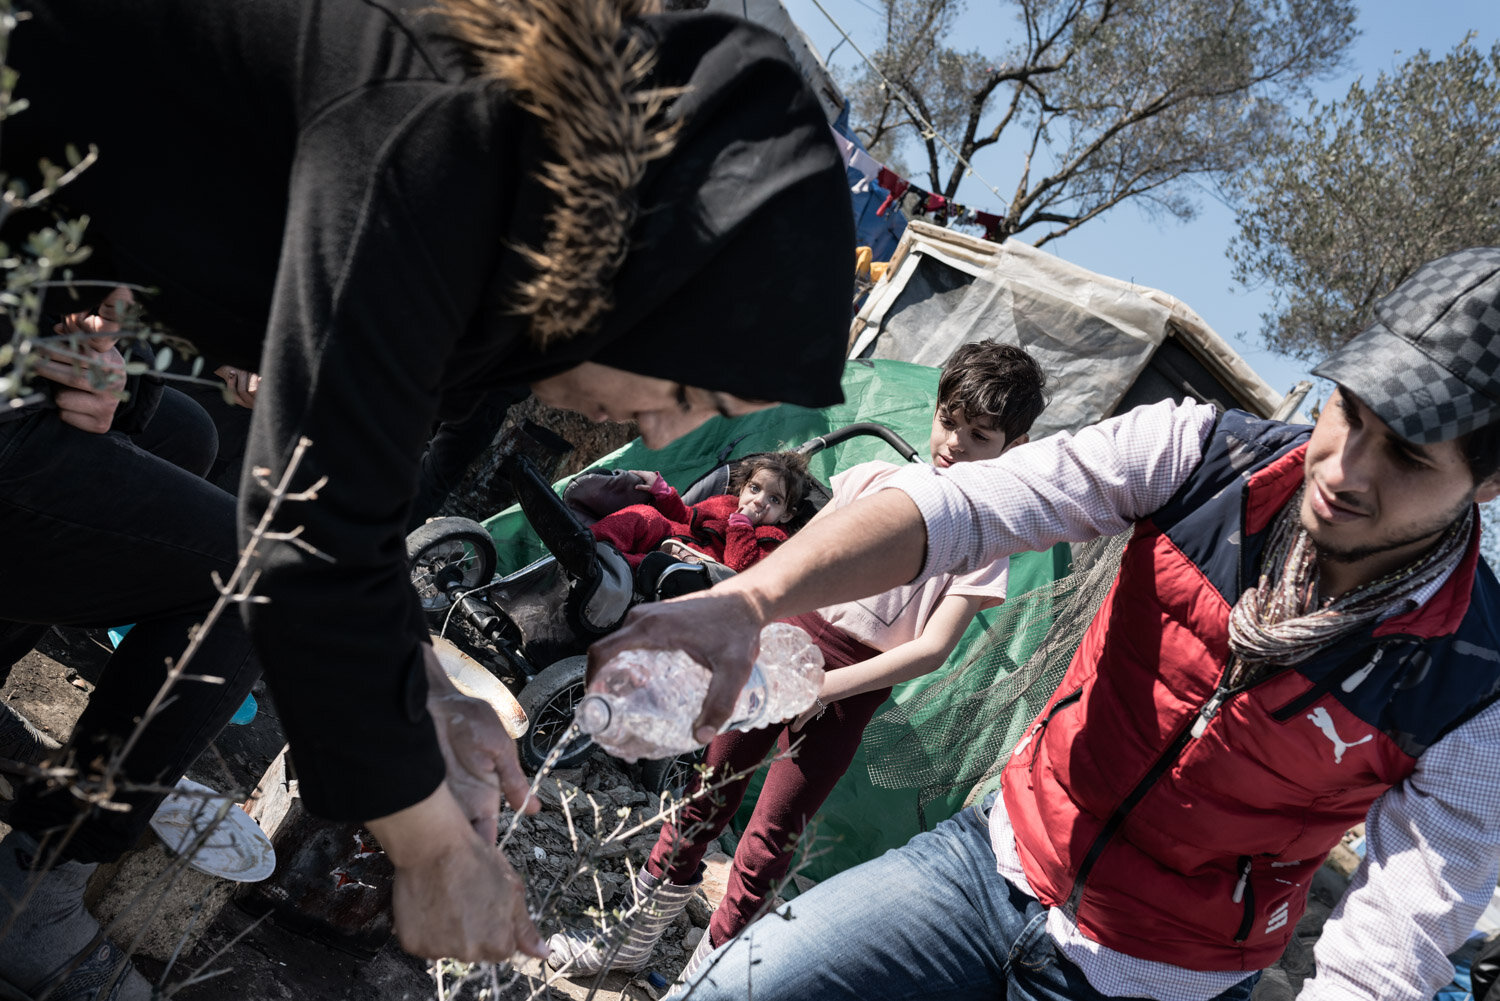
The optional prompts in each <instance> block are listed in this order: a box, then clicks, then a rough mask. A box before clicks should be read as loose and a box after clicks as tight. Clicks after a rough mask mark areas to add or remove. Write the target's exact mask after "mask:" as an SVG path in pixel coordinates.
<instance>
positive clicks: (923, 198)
mask: <svg viewBox="0 0 1500 1001" xmlns="http://www.w3.org/2000/svg"><path fill="white" fill-rule="evenodd" d="M930 197H932V195H931V193H930V192H927V191H923V190H922V189H921V188H917V187H908V188H907V190H906V194H904V195H902V196H901V211H902V212H905V213H906V217H907V218H908V219H920V218H921V217H922V216H923V215H924V214H926V212H927V199H928V198H930Z"/></svg>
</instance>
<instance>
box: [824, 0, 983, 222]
mask: <svg viewBox="0 0 1500 1001" xmlns="http://www.w3.org/2000/svg"><path fill="white" fill-rule="evenodd" d="M812 4H813V6H814V7H816V8H818V10H820V11H822V13H823V16H824V17H826V18H828V23H829V24H831V25H833V27H834V30H836V31H837V32H838V33H839V34H840V35H842V36H844V41H845V42H848V43H849V47H850V48H851V49H853V50H854V51H855V52H856V53H858V55H859V58H861V59H863V60H864V63H865V65H866V66H868V67H869V68H870V72H872V73H874V74H875V75H876V76H877V77H879V78H880V83H881V86H882V87H884V88H885V89H886V92H887V93H889V94H892V95H894V96H895V97H896V99H897V100H898V101H900V102H901V104H902V106H903V107H905V108H906V112H907V114H909V115H911V116H912V117H913V118H915V119H916V120H917V121H918V122H920V123H921V125H922V129H923V133H924V135H925V136H926V137H927V138H929V139H935V140H937V141H938V142H939V143H941V144H942V145H943V147H944V148H945V149H947V151H948V152H949V153H950V154H952V156H953V158H954V159H955V160H957V161H958V162H959V164H960V165H962V166H963V168H964V170H965V171H967V172H968V174H969V175H970V176H971V177H973V178H974V179H975V180H977V181H978V182H979V183H980V184H983V185H984V186H985V187H986V188H989V189H990V191H991V192H993V193H994V195H995V197H996V198H998V199H999V200H1000V202H1001V203H1002V204H1004V202H1005V196H1004V195H1002V194H1000V189H999V188H997V187H995V186H994V185H993V184H991V183H990V182H989V181H987V180H985V179H984V177H983V175H981V174H980V173H979V171H977V170H975V169H974V165H973V164H972V163H970V162H969V161H968V160H966V159H964V155H963V154H962V153H960V152H959V151H958V150H957V149H955V148H954V146H953V144H952V143H950V142H949V141H948V139H947V137H945V136H944V135H943V134H942V133H941V132H939V131H938V130H937V126H935V125H933V124H932V122H931V121H929V120H928V119H927V117H926V116H925V115H923V114H922V112H921V111H919V110H918V109H917V108H914V107H912V105H911V103H910V102H909V101H907V100H906V99H905V98H904V97H903V96H902V95H901V90H900V88H898V87H897V86H896V85H895V84H893V83H891V81H890V80H888V79H886V75H885V73H884V72H883V71H882V70H881V68H880V67H879V66H877V65H875V60H873V59H871V58H870V57H869V56H867V55H865V50H864V49H861V48H860V47H859V43H858V42H856V41H855V40H854V39H853V38H852V37H851V36H850V34H849V32H847V31H845V30H844V26H843V25H842V24H839V22H838V19H837V18H835V17H834V16H833V15H832V14H830V13H829V12H828V8H827V7H824V6H823V5H822V4H821V3H819V2H818V0H812ZM882 187H884V185H882ZM929 197H937V198H941V197H942V196H941V195H930V194H929ZM944 200H945V201H946V199H944ZM986 214H987V215H988V214H990V213H986ZM985 232H986V233H988V232H989V231H988V229H986V231H985ZM986 238H987V239H992V238H991V237H988V236H987V237H986Z"/></svg>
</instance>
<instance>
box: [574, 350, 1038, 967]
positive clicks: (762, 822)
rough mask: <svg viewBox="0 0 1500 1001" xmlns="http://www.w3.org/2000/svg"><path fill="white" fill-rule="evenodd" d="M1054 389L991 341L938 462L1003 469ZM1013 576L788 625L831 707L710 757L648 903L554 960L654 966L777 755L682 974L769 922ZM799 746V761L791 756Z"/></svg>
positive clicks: (880, 467)
mask: <svg viewBox="0 0 1500 1001" xmlns="http://www.w3.org/2000/svg"><path fill="white" fill-rule="evenodd" d="M1044 382H1045V379H1044V377H1043V375H1042V372H1041V370H1040V368H1038V367H1037V365H1036V362H1035V361H1034V360H1033V359H1032V358H1031V357H1030V356H1029V355H1027V354H1026V353H1025V352H1024V351H1022V350H1021V349H1019V348H1016V347H1012V346H1009V345H999V344H995V343H993V342H988V341H986V342H980V343H977V344H968V345H965V346H964V347H962V348H960V349H959V350H958V351H957V352H956V353H955V354H954V356H953V357H952V358H951V359H950V360H949V362H948V364H947V366H946V367H945V368H944V370H943V375H942V377H941V379H940V381H939V384H938V404H937V409H936V412H935V413H934V415H933V424H932V436H931V440H930V442H929V446H930V449H931V454H932V461H933V464H934V465H937V466H939V467H946V466H950V465H952V464H953V463H955V462H972V461H976V460H981V459H991V458H995V457H996V456H998V455H1000V454H1001V453H1002V452H1004V451H1006V450H1007V449H1009V448H1011V447H1013V446H1015V445H1019V444H1021V443H1023V442H1024V441H1026V440H1027V432H1028V431H1029V430H1030V428H1031V424H1032V422H1033V421H1034V420H1035V419H1036V417H1037V415H1038V414H1040V413H1041V411H1042V408H1043V407H1044V406H1045V402H1046V401H1045V397H1044V395H1043V385H1044ZM898 468H899V467H896V466H893V465H890V464H889V463H883V462H869V463H864V464H862V465H859V466H855V467H854V468H853V469H850V470H847V471H846V472H844V473H841V474H839V475H838V476H836V477H834V480H833V499H832V501H831V502H830V503H829V505H828V506H827V507H826V508H825V509H824V511H825V512H826V511H830V510H833V509H836V508H838V507H842V506H844V505H846V504H849V503H852V502H853V501H854V500H856V499H858V498H859V497H861V496H864V495H867V494H869V493H872V492H874V491H877V490H879V489H881V487H882V484H883V481H884V480H885V479H886V478H887V477H889V476H890V475H891V474H892V473H894V472H895V471H896V470H897V469H898ZM1006 569H1007V563H1006V561H1003V560H1002V561H1000V562H999V563H996V564H993V565H991V566H989V567H985V568H983V569H981V570H977V571H974V572H972V573H968V574H964V575H962V576H955V575H952V574H944V575H939V576H937V577H934V578H932V579H931V580H928V581H925V582H924V583H923V584H921V585H917V586H912V585H907V586H903V587H899V588H894V589H892V590H890V591H886V592H883V593H881V594H878V595H875V596H873V597H871V598H867V599H864V600H863V601H857V602H848V603H845V604H841V605H835V606H831V607H828V608H822V609H819V610H818V612H817V613H814V614H809V615H802V616H797V617H795V618H792V619H789V620H787V621H789V622H791V623H793V624H794V625H797V626H800V627H802V628H803V629H805V630H807V632H808V633H809V634H810V635H811V636H812V638H813V641H814V642H816V643H817V645H818V647H819V649H820V650H822V652H823V657H824V670H825V674H824V680H823V687H822V690H821V692H820V694H819V697H818V701H817V703H816V704H815V705H814V706H813V708H811V709H809V710H808V711H807V712H806V713H804V714H803V715H802V716H800V717H798V718H797V719H795V720H788V721H785V722H784V723H780V724H773V725H771V726H768V727H765V728H762V729H759V730H751V731H748V732H739V731H729V732H727V733H723V734H720V735H719V736H718V737H716V738H714V741H713V743H711V744H709V745H708V750H707V752H706V755H705V760H704V764H705V765H706V766H708V767H707V774H708V776H709V777H708V779H707V782H708V784H709V785H710V786H711V787H713V788H712V789H711V792H710V793H709V794H708V795H702V796H695V795H694V794H695V793H696V792H698V790H699V788H700V787H701V784H702V781H703V780H701V779H697V778H695V779H694V781H693V784H692V785H691V786H689V788H688V791H687V802H686V803H685V804H684V805H683V807H682V809H681V811H680V812H679V814H678V821H677V823H676V824H675V825H674V824H672V823H666V824H663V825H662V830H661V834H660V836H659V837H658V839H657V842H656V846H655V847H654V848H653V849H652V851H651V855H650V858H649V859H648V860H647V862H646V864H645V866H644V867H643V868H642V870H641V872H640V874H639V875H638V877H637V882H636V888H635V893H636V900H635V904H634V905H633V906H632V907H631V908H630V910H629V911H627V913H626V914H625V916H624V918H623V920H622V921H621V922H620V923H619V924H618V925H616V926H615V927H614V928H612V929H609V930H608V931H607V932H606V933H605V934H603V935H599V934H578V933H571V932H563V933H560V934H557V935H554V936H552V939H551V941H550V942H549V943H548V944H549V946H550V948H551V950H552V954H551V956H550V957H549V958H548V963H549V964H551V965H553V966H554V967H557V968H560V969H564V972H566V973H573V974H580V975H588V974H592V973H597V972H598V971H599V970H601V969H604V968H605V967H606V966H608V967H610V968H613V969H640V968H641V967H643V966H645V965H646V964H647V963H648V962H649V961H650V958H651V951H652V949H653V948H654V947H655V944H656V942H657V940H658V939H659V938H660V936H661V934H662V933H663V932H664V931H665V930H666V927H667V925H668V924H670V923H671V920H672V919H673V918H674V917H675V916H676V915H677V914H678V913H679V912H680V911H681V910H682V908H683V907H684V906H685V905H686V903H687V900H688V898H689V897H691V896H692V893H693V891H694V890H696V889H697V887H698V884H699V882H700V881H701V878H702V876H701V863H702V860H703V856H704V855H705V854H706V853H707V851H708V848H709V846H710V845H711V844H712V843H713V841H714V839H715V838H716V837H717V836H718V834H719V832H721V831H722V830H723V829H724V828H725V826H727V825H728V823H729V821H730V820H731V819H732V818H733V816H734V814H735V812H736V811H737V810H738V809H739V805H740V802H741V800H742V799H743V798H744V795H745V790H746V788H747V787H748V785H749V783H750V773H751V772H753V771H754V770H755V768H756V767H757V766H758V765H759V764H760V762H761V761H763V760H764V759H765V757H766V755H767V754H768V753H769V752H770V751H771V749H772V748H773V747H774V748H777V749H778V750H779V751H781V752H782V753H783V756H782V757H779V758H778V759H777V760H776V761H774V762H772V764H771V766H770V769H769V770H768V772H767V775H766V781H765V784H764V785H763V786H762V787H761V792H760V796H759V798H758V799H757V800H756V803H755V810H754V812H753V814H752V816H751V819H750V822H749V824H748V825H747V826H746V828H745V832H744V834H743V836H742V837H741V838H740V842H739V846H738V848H737V849H736V851H735V857H734V866H733V869H732V871H731V873H730V877H729V881H728V886H727V887H726V890H725V894H724V899H723V900H722V901H720V903H719V906H718V909H717V910H716V911H715V912H714V914H713V917H712V919H711V920H710V922H709V926H708V931H707V932H706V933H705V934H704V936H703V938H702V940H700V942H699V944H698V948H697V949H696V951H695V952H694V953H693V956H692V959H691V960H689V962H688V965H687V968H686V969H685V970H684V971H683V974H682V975H683V976H685V975H688V974H691V973H692V972H694V971H695V970H696V968H697V966H698V964H700V963H701V962H702V961H703V959H704V958H705V957H706V956H707V955H708V954H709V953H710V952H712V950H713V949H715V948H717V947H718V946H720V945H723V944H724V943H725V942H727V941H729V939H731V938H733V937H734V936H735V935H737V934H738V933H739V932H740V931H742V930H743V929H744V928H745V927H746V926H748V925H749V924H750V923H751V922H752V921H754V920H755V919H756V918H757V917H759V916H760V914H762V913H764V911H765V910H767V909H768V907H769V902H770V900H771V898H772V897H773V896H774V893H775V888H776V886H777V884H778V883H779V882H780V881H781V880H782V878H783V877H785V875H786V873H787V870H788V868H789V867H790V865H791V861H792V855H793V850H794V848H795V846H796V843H797V840H798V838H799V837H800V836H801V834H802V832H803V830H804V829H805V828H806V826H807V822H808V820H809V819H811V817H812V816H813V814H815V813H816V812H817V811H818V809H819V808H820V807H821V806H822V805H823V802H824V800H826V799H827V798H828V794H829V793H830V792H831V791H832V790H833V787H834V784H835V783H837V782H838V780H839V778H840V777H841V776H842V775H843V774H844V772H845V771H846V770H847V769H848V767H849V764H850V762H852V761H853V759H854V752H855V751H856V750H857V749H858V747H859V743H860V740H861V739H862V738H863V736H864V730H865V727H866V725H868V724H869V722H870V719H871V718H872V717H873V716H874V714H875V710H876V709H877V708H879V706H880V704H881V703H882V702H884V701H885V700H886V698H887V696H889V695H890V693H891V687H892V686H893V685H895V684H897V683H898V682H901V681H906V680H908V679H911V678H915V677H919V676H921V675H923V674H927V673H929V672H930V671H933V670H936V669H937V668H938V667H940V666H941V665H942V664H943V663H944V661H946V660H947V658H948V655H949V654H950V653H951V652H952V651H953V648H954V647H955V646H956V645H957V644H958V640H959V638H960V637H961V636H962V635H963V633H964V631H965V629H967V628H968V625H969V623H970V622H971V621H972V619H973V617H974V615H975V614H977V613H978V612H979V611H981V610H982V609H984V608H990V607H994V606H995V605H998V604H1000V603H1001V602H1002V601H1003V600H1004V598H1005V579H1006ZM799 739H800V741H801V743H800V745H799V746H798V750H797V753H796V756H795V757H786V756H784V755H785V752H786V751H787V750H788V749H789V747H790V745H791V744H792V743H793V742H796V741H798V740H799ZM740 773H743V774H742V775H741V777H740V778H737V779H734V780H733V781H731V782H729V783H728V784H727V785H719V783H722V782H723V781H724V779H725V778H726V777H727V776H731V775H736V774H740Z"/></svg>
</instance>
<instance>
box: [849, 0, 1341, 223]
mask: <svg viewBox="0 0 1500 1001" xmlns="http://www.w3.org/2000/svg"><path fill="white" fill-rule="evenodd" d="M1003 6H1004V9H1005V10H1008V11H1009V12H1010V14H1011V16H1012V23H1013V24H1014V30H1013V31H1011V32H1010V33H1008V35H1006V36H1004V37H999V38H994V39H986V45H985V47H984V48H983V49H979V48H974V49H966V48H961V47H959V46H958V44H956V43H958V42H959V39H960V38H961V37H962V35H963V27H962V23H961V15H962V13H963V8H964V5H963V3H962V0H880V7H881V8H882V10H883V13H884V20H885V32H884V39H883V41H882V43H881V45H880V47H879V48H878V49H876V50H875V51H874V52H873V53H872V55H871V60H870V61H871V63H873V67H871V66H866V67H864V68H862V69H861V70H860V71H859V72H857V73H856V74H855V75H853V76H852V77H848V76H847V75H846V78H845V80H844V83H845V85H846V89H847V91H848V94H849V96H850V101H851V104H852V114H851V119H850V120H851V123H852V124H853V125H854V127H855V129H856V130H857V132H858V133H859V135H860V137H861V140H862V141H863V142H864V143H865V145H866V146H867V147H869V148H870V149H871V151H872V153H873V154H874V155H875V156H876V157H877V158H878V159H883V160H886V161H888V162H890V161H898V162H905V163H910V164H912V165H913V167H912V169H913V171H914V173H913V174H912V180H913V181H914V182H916V183H917V184H919V185H923V186H925V187H926V188H927V189H929V190H930V191H932V192H934V193H937V194H942V195H945V196H947V197H949V198H952V197H954V196H955V195H956V193H957V191H958V187H959V184H960V182H962V181H963V179H964V177H965V175H966V171H967V168H966V166H965V161H972V160H973V158H974V156H975V154H977V153H979V152H981V151H983V150H985V149H987V148H989V147H992V146H997V144H999V145H998V147H997V148H998V149H999V150H1000V151H1001V152H1002V153H1004V154H1005V155H1006V157H1007V158H1008V159H1007V160H1006V164H1007V165H1006V167H1005V169H1006V170H1007V172H1008V173H1007V174H1006V175H1005V177H1004V178H1003V179H1001V180H1000V181H999V182H998V184H999V190H1000V192H1001V194H1002V196H1005V197H1006V200H1007V202H1008V204H1006V205H1005V206H1004V219H1003V221H1002V223H1001V226H1000V232H999V234H998V235H999V236H1001V237H1006V236H1011V235H1014V234H1025V237H1026V239H1027V240H1028V241H1029V242H1032V243H1034V244H1036V245H1037V246H1041V245H1042V244H1045V243H1046V242H1048V241H1049V240H1053V239H1056V238H1057V237H1059V236H1062V235H1064V234H1066V233H1069V232H1071V231H1072V230H1074V229H1076V228H1077V227H1079V226H1081V225H1083V224H1084V223H1085V222H1087V221H1088V220H1090V219H1093V218H1094V217H1096V216H1098V215H1100V214H1101V213H1103V212H1105V211H1107V210H1108V209H1110V208H1112V207H1113V206H1115V205H1118V204H1120V203H1121V202H1123V201H1126V200H1132V199H1133V200H1136V201H1139V202H1144V203H1146V204H1148V205H1150V206H1152V207H1154V208H1156V209H1158V210H1160V211H1163V212H1165V213H1167V214H1168V215H1171V216H1174V217H1176V218H1179V219H1189V218H1191V217H1192V216H1193V214H1194V211H1195V202H1194V199H1193V193H1194V188H1193V185H1192V183H1191V182H1192V181H1193V180H1194V179H1205V180H1207V181H1208V182H1209V183H1216V182H1217V181H1218V180H1220V179H1222V178H1224V177H1225V176H1227V175H1228V174H1230V173H1231V172H1233V171H1236V170H1239V169H1241V168H1242V167H1244V166H1245V165H1246V164H1247V163H1249V162H1250V161H1251V160H1253V159H1254V157H1255V156H1256V155H1257V154H1258V152H1259V150H1261V149H1262V148H1263V147H1264V146H1265V144H1266V143H1267V141H1268V139H1269V138H1270V137H1271V136H1273V135H1275V134H1276V133H1277V131H1278V130H1279V129H1280V128H1282V127H1283V126H1284V124H1285V121H1286V119H1287V106H1288V102H1290V101H1293V100H1299V101H1300V100H1303V99H1305V98H1306V96H1307V94H1308V90H1307V85H1308V83H1309V82H1310V81H1312V80H1314V79H1316V78H1318V77H1320V76H1322V75H1325V74H1327V73H1329V72H1330V71H1332V70H1334V69H1335V68H1336V67H1337V66H1338V64H1339V62H1340V60H1341V58H1342V56H1343V53H1344V52H1345V50H1346V48H1347V47H1348V45H1349V43H1350V41H1351V40H1352V38H1353V36H1354V27H1353V24H1354V18H1355V8H1354V5H1353V3H1352V0H1006V2H1005V3H1004V5H1003ZM949 144H951V147H952V148H951V149H950V147H949ZM993 159H994V158H993V157H991V162H993ZM919 163H920V166H917V165H918V164H919ZM989 172H990V168H987V169H986V173H989ZM924 175H925V176H924ZM1007 189H1009V194H1008V195H1007V194H1006V192H1007ZM986 197H988V196H986Z"/></svg>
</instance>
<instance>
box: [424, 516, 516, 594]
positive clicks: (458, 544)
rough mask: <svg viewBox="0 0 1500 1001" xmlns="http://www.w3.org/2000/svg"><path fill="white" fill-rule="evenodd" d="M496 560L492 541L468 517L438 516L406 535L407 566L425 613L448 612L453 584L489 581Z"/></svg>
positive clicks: (467, 586) (466, 587)
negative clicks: (449, 592)
mask: <svg viewBox="0 0 1500 1001" xmlns="http://www.w3.org/2000/svg"><path fill="white" fill-rule="evenodd" d="M495 563H496V556H495V540H494V539H492V538H490V533H488V532H486V531H485V530H484V526H482V525H480V524H479V522H477V521H471V520H470V519H468V518H437V519H435V520H433V521H429V522H428V523H427V524H425V525H421V526H419V527H418V528H417V529H416V530H415V531H413V532H412V533H411V534H410V535H408V536H407V537H406V565H407V567H408V569H409V570H410V572H411V584H412V587H414V588H416V591H417V597H418V599H419V600H420V601H421V602H422V610H423V611H425V612H444V611H447V610H448V607H449V606H450V605H452V604H453V602H452V600H451V599H450V598H449V597H448V589H449V588H451V587H453V586H455V585H457V586H458V587H459V588H461V589H463V590H465V591H468V590H472V589H473V588H476V587H480V586H481V585H484V584H488V583H489V582H490V580H491V579H492V578H493V577H494V576H495Z"/></svg>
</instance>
